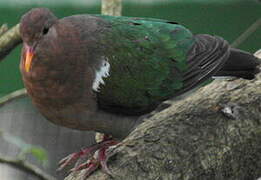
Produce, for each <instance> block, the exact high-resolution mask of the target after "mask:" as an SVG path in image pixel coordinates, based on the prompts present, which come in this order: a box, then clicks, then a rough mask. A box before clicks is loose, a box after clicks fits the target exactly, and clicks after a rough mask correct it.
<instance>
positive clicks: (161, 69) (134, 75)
mask: <svg viewBox="0 0 261 180" xmlns="http://www.w3.org/2000/svg"><path fill="white" fill-rule="evenodd" d="M98 17H100V18H102V19H103V20H104V21H106V22H107V23H108V27H109V28H108V29H109V30H108V32H104V33H101V40H100V41H101V43H102V44H103V46H104V47H106V48H105V50H104V56H105V57H107V59H108V61H109V63H110V65H111V69H110V76H109V77H108V78H105V79H104V81H105V85H101V86H100V91H99V93H98V100H99V103H100V105H101V106H102V105H103V104H106V106H108V105H109V106H110V107H112V106H114V107H117V108H121V109H126V110H127V111H129V110H130V109H131V111H137V112H145V111H148V110H150V109H151V108H153V107H154V106H155V105H157V104H158V103H159V102H161V101H163V100H165V99H168V98H170V97H172V96H173V95H174V94H175V92H176V91H178V90H180V89H182V88H183V82H182V79H183V77H182V76H183V74H184V72H186V71H187V69H188V65H187V62H186V59H187V53H188V51H189V50H190V49H191V47H192V46H193V44H194V38H193V35H192V34H191V33H190V31H189V30H187V29H186V28H184V27H183V26H181V25H178V24H175V23H173V22H168V21H164V20H158V19H146V18H128V17H110V16H98Z"/></svg>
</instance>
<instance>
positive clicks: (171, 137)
mask: <svg viewBox="0 0 261 180" xmlns="http://www.w3.org/2000/svg"><path fill="white" fill-rule="evenodd" d="M260 123H261V74H259V75H258V77H257V78H256V79H255V80H252V81H246V80H241V79H237V80H233V81H221V80H219V81H218V80H216V81H214V82H213V83H211V84H210V85H208V86H205V87H203V88H201V89H199V90H198V91H196V92H194V93H193V94H192V95H190V96H188V97H186V98H183V99H182V100H170V101H166V102H164V103H163V104H162V105H161V106H160V107H159V108H158V109H157V110H156V111H154V112H153V113H151V114H149V115H148V116H147V117H146V118H145V122H144V123H142V124H141V125H139V126H138V127H137V128H136V129H135V130H134V131H133V132H132V133H131V134H130V135H129V136H128V137H127V138H126V139H125V140H124V141H123V142H122V144H121V145H119V146H118V147H117V148H116V149H115V152H116V155H115V156H113V157H112V158H111V160H110V163H109V167H110V169H111V171H112V172H113V174H114V175H115V177H114V178H115V179H126V180H128V179H129V180H133V179H141V180H142V179H147V180H149V179H153V180H155V179H157V180H175V179H179V180H180V179H187V180H197V179H198V180H202V179H204V180H206V179H210V180H213V179H226V180H230V179H231V180H234V179H237V180H241V179H242V180H246V179H257V178H258V177H260V176H261V171H260V169H261V141H260V139H261V125H260ZM83 173H84V172H81V173H79V174H76V175H75V174H74V176H72V175H70V176H68V177H67V178H66V180H80V179H81V175H82V174H83ZM89 179H99V180H104V179H111V177H109V176H108V175H106V174H104V173H103V172H102V171H100V170H99V171H97V172H95V173H94V174H93V175H91V176H90V177H89Z"/></svg>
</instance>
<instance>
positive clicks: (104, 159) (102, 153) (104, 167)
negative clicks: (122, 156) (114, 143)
mask: <svg viewBox="0 0 261 180" xmlns="http://www.w3.org/2000/svg"><path fill="white" fill-rule="evenodd" d="M107 149H108V147H107V148H102V149H100V151H99V155H98V157H99V160H100V163H101V168H102V170H103V171H104V172H106V173H107V174H109V175H111V176H112V172H111V171H110V169H109V168H108V165H107V160H108V158H107V157H106V150H107Z"/></svg>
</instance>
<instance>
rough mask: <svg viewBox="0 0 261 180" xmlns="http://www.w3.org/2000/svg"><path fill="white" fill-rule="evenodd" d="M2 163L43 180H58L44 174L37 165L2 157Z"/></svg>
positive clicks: (0, 158)
mask: <svg viewBox="0 0 261 180" xmlns="http://www.w3.org/2000/svg"><path fill="white" fill-rule="evenodd" d="M0 163H5V164H8V165H11V166H13V167H15V168H17V169H20V170H22V171H25V172H27V173H29V174H32V175H34V176H36V177H38V178H40V179H41V180H56V179H55V178H54V177H52V176H51V175H48V174H46V173H45V172H43V171H42V170H41V169H40V168H38V167H36V166H35V165H33V164H30V163H28V162H25V161H22V160H20V159H12V158H7V157H2V156H0Z"/></svg>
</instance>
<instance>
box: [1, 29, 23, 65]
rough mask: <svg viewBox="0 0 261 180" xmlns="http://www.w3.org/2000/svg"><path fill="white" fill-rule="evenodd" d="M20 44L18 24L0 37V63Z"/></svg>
mask: <svg viewBox="0 0 261 180" xmlns="http://www.w3.org/2000/svg"><path fill="white" fill-rule="evenodd" d="M2 27H3V26H2ZM21 42H22V39H21V36H20V32H19V24H17V25H15V26H14V27H13V28H11V29H10V30H8V31H6V32H5V33H3V34H2V35H0V61H1V60H3V58H4V57H5V56H6V55H8V54H9V53H10V52H11V51H12V50H13V49H14V48H15V47H16V46H17V45H19V44H20V43H21Z"/></svg>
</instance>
